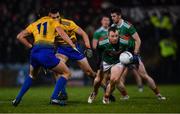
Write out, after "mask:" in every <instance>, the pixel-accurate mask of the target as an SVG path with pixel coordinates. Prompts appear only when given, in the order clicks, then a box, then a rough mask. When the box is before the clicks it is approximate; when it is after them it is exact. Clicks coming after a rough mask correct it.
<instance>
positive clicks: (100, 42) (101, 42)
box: [99, 38, 109, 46]
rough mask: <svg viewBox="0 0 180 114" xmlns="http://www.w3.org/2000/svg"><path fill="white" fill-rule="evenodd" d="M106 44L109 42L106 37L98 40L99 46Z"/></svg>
mask: <svg viewBox="0 0 180 114" xmlns="http://www.w3.org/2000/svg"><path fill="white" fill-rule="evenodd" d="M107 44H109V39H108V38H107V39H104V40H102V41H99V46H103V45H107Z"/></svg>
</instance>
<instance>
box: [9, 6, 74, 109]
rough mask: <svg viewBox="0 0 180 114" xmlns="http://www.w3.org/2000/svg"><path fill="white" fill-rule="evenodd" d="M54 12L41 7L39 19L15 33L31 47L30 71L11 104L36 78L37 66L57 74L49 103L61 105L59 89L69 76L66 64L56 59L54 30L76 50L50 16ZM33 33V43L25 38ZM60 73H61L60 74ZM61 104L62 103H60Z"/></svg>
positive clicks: (16, 102)
mask: <svg viewBox="0 0 180 114" xmlns="http://www.w3.org/2000/svg"><path fill="white" fill-rule="evenodd" d="M48 15H50V16H53V15H54V13H52V12H49V9H45V8H42V9H40V11H39V16H40V19H38V20H37V21H35V22H33V23H32V24H30V25H29V26H28V27H27V28H26V29H24V30H23V31H22V32H20V33H19V34H18V35H17V39H18V40H19V41H20V42H21V43H22V44H24V45H25V46H26V47H28V48H31V54H30V71H29V75H28V76H27V78H26V80H25V82H24V84H23V86H22V88H21V90H20V92H19V93H18V95H17V97H16V99H15V100H13V102H12V104H13V105H14V106H17V105H18V104H19V103H20V101H21V99H22V97H23V96H24V94H25V93H26V92H27V90H28V89H29V88H30V86H31V85H32V81H33V79H35V78H36V76H37V74H38V71H39V68H40V67H43V68H46V69H51V70H52V71H54V72H55V73H57V74H59V75H58V79H57V82H56V85H55V88H54V92H53V94H52V96H51V103H52V104H58V105H61V104H62V102H61V100H60V99H59V97H58V94H59V92H60V91H63V90H64V85H65V84H66V80H67V78H68V77H69V76H70V73H69V69H68V68H67V66H66V64H65V63H64V62H63V61H61V60H60V59H58V58H57V57H56V56H55V53H54V40H55V35H56V34H55V31H56V32H58V34H59V35H60V36H61V37H62V38H63V39H64V40H65V41H66V42H67V43H68V44H69V45H70V46H72V48H73V49H75V50H77V49H76V47H75V45H74V44H73V42H72V41H71V40H70V39H69V37H68V35H67V34H66V33H65V32H64V31H63V29H62V28H61V27H60V23H59V22H58V21H55V20H54V19H52V18H51V17H50V16H48ZM30 34H33V36H34V43H33V44H31V43H29V42H28V40H27V39H26V37H27V36H29V35H30ZM61 74H62V75H61ZM62 105H63V104H62Z"/></svg>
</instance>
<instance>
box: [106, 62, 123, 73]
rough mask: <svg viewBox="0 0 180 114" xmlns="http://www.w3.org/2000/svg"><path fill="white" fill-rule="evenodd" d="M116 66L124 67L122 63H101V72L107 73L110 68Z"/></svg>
mask: <svg viewBox="0 0 180 114" xmlns="http://www.w3.org/2000/svg"><path fill="white" fill-rule="evenodd" d="M115 65H117V66H118V67H124V65H123V64H122V63H120V62H119V63H117V64H107V63H106V62H104V61H103V71H104V72H106V71H108V70H109V69H110V68H111V67H112V66H115Z"/></svg>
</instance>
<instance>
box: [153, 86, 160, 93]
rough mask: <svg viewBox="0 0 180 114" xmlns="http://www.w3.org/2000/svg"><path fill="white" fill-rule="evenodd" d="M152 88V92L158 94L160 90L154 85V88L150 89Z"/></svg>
mask: <svg viewBox="0 0 180 114" xmlns="http://www.w3.org/2000/svg"><path fill="white" fill-rule="evenodd" d="M152 90H153V92H154V93H155V94H156V95H158V94H159V93H160V92H159V89H158V88H157V87H156V88H155V89H152Z"/></svg>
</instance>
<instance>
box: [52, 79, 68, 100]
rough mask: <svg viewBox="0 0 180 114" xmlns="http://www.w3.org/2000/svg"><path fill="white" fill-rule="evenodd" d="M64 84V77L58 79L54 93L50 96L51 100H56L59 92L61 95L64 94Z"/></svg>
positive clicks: (65, 80)
mask: <svg viewBox="0 0 180 114" xmlns="http://www.w3.org/2000/svg"><path fill="white" fill-rule="evenodd" d="M66 83H67V79H66V78H64V77H60V78H59V79H58V80H57V82H56V85H55V88H54V92H53V94H52V96H51V98H52V99H57V98H58V94H59V92H62V94H66Z"/></svg>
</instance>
